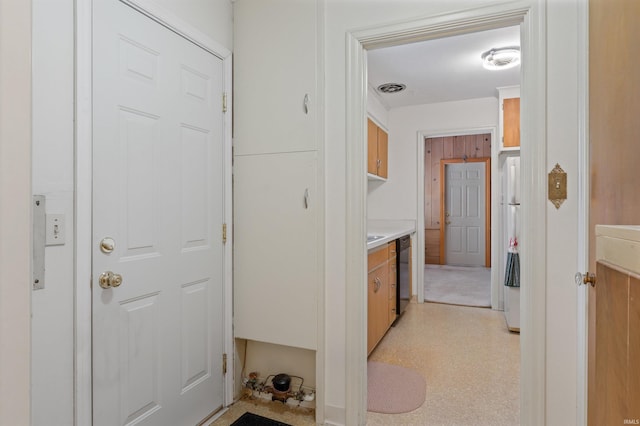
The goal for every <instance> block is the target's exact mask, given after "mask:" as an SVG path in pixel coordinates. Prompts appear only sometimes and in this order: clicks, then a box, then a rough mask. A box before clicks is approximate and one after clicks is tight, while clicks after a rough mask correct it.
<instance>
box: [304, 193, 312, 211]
mask: <svg viewBox="0 0 640 426" xmlns="http://www.w3.org/2000/svg"><path fill="white" fill-rule="evenodd" d="M310 203H311V198H310V196H309V188H307V189H305V190H304V208H305V210H306V209H308V208H309V204H310Z"/></svg>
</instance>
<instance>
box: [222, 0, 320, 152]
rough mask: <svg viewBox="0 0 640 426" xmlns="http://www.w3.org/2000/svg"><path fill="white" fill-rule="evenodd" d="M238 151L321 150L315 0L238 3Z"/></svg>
mask: <svg viewBox="0 0 640 426" xmlns="http://www.w3.org/2000/svg"><path fill="white" fill-rule="evenodd" d="M234 18H235V19H234V41H233V43H234V46H233V47H234V49H233V50H234V81H235V82H236V84H235V86H234V109H235V112H236V113H235V114H234V122H235V123H234V150H235V153H236V155H247V154H264V153H278V152H296V151H312V150H316V149H317V143H316V132H315V129H316V114H317V113H318V106H317V105H319V103H318V97H317V88H316V85H317V78H316V76H317V70H316V64H317V47H316V44H317V36H316V34H317V22H316V21H317V5H316V1H315V0H295V1H291V0H269V1H266V0H237V1H235V2H234Z"/></svg>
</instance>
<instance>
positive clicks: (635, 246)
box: [596, 225, 640, 274]
mask: <svg viewBox="0 0 640 426" xmlns="http://www.w3.org/2000/svg"><path fill="white" fill-rule="evenodd" d="M596 260H604V261H607V262H611V263H613V264H615V265H618V266H621V267H623V268H625V269H628V270H630V271H632V272H634V273H636V274H638V273H640V226H637V225H636V226H634V225H596Z"/></svg>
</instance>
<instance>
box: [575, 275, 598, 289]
mask: <svg viewBox="0 0 640 426" xmlns="http://www.w3.org/2000/svg"><path fill="white" fill-rule="evenodd" d="M574 279H575V281H576V284H577V285H582V284H584V285H587V284H591V287H595V286H596V274H592V273H590V272H585V273H584V274H583V273H580V272H576V275H575V277H574Z"/></svg>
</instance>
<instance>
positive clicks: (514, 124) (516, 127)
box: [502, 98, 520, 148]
mask: <svg viewBox="0 0 640 426" xmlns="http://www.w3.org/2000/svg"><path fill="white" fill-rule="evenodd" d="M502 105H503V114H504V116H503V120H504V122H503V123H504V124H503V125H504V129H503V136H502V137H503V138H504V142H503V146H504V147H505V148H514V147H519V146H520V98H508V99H505V100H504V101H503V104H502Z"/></svg>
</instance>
